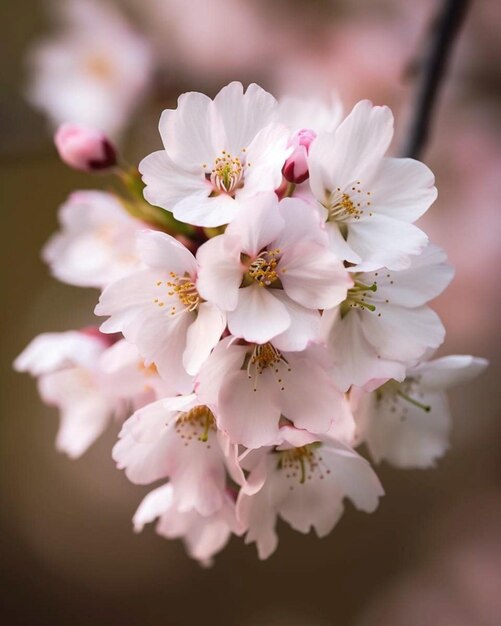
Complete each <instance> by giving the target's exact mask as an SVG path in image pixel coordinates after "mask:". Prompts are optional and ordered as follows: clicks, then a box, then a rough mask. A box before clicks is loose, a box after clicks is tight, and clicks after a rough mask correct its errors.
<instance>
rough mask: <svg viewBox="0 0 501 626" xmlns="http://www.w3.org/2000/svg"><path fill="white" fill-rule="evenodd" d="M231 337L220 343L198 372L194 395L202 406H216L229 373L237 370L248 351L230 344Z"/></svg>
mask: <svg viewBox="0 0 501 626" xmlns="http://www.w3.org/2000/svg"><path fill="white" fill-rule="evenodd" d="M233 339H234V338H233V337H227V338H225V339H223V340H222V341H220V342H219V343H218V344H217V346H216V347H215V348H214V350H213V352H212V354H211V355H210V357H209V359H208V360H207V361H206V362H205V363H204V365H203V366H202V369H201V370H200V372H199V374H198V376H197V379H196V383H195V388H196V393H197V396H198V398H199V401H200V402H201V403H203V404H208V405H211V406H214V405H216V404H217V401H218V395H219V390H220V388H221V386H222V384H223V382H224V381H225V379H226V376H227V375H228V373H229V372H232V371H235V370H239V369H240V367H241V366H242V363H243V362H244V359H245V355H246V353H247V351H248V348H247V346H239V345H236V344H234V343H231V341H232V340H233Z"/></svg>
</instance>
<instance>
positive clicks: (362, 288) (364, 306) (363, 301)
mask: <svg viewBox="0 0 501 626" xmlns="http://www.w3.org/2000/svg"><path fill="white" fill-rule="evenodd" d="M376 291H377V285H376V283H375V282H374V283H372V285H366V284H365V283H363V282H361V281H357V280H356V281H355V284H354V285H353V287H352V288H351V289H348V293H347V296H346V300H345V301H344V302H343V303H342V304H341V316H342V317H344V316H345V315H346V314H347V313H348V312H349V310H350V309H360V310H364V311H371V312H372V313H373V312H374V311H375V310H376V306H375V305H374V304H371V303H370V299H371V298H372V295H373V294H374V293H375V292H376ZM378 315H380V314H378Z"/></svg>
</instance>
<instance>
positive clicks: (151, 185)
mask: <svg viewBox="0 0 501 626" xmlns="http://www.w3.org/2000/svg"><path fill="white" fill-rule="evenodd" d="M276 117H277V102H276V100H275V98H273V96H271V95H270V94H269V93H267V92H266V91H264V90H263V89H261V87H258V86H257V85H255V84H252V85H250V86H249V88H248V89H247V91H246V92H245V93H244V91H243V87H242V84H241V83H238V82H233V83H230V84H229V85H227V86H226V87H224V88H223V89H221V91H220V92H219V93H218V94H217V96H216V97H215V98H214V100H211V99H210V98H208V97H207V96H205V95H203V94H201V93H195V92H190V93H186V94H183V95H182V96H181V97H180V98H179V101H178V107H177V109H175V110H171V109H167V110H165V111H164V112H163V113H162V117H161V119H160V134H161V136H162V141H163V143H164V150H161V151H158V152H154V153H153V154H150V155H149V156H147V157H146V158H144V159H143V160H142V161H141V163H140V165H139V170H140V172H141V174H142V175H143V180H144V182H145V184H146V188H145V190H144V196H145V198H146V199H147V200H148V202H150V203H151V204H154V205H157V206H160V207H163V208H164V209H167V210H169V211H172V212H173V213H174V217H176V218H177V219H178V220H180V221H182V222H187V223H188V224H194V225H195V226H207V227H214V226H221V225H223V224H228V223H229V222H231V221H232V220H233V219H234V218H235V217H236V216H237V215H238V214H239V211H240V202H241V200H243V199H244V198H251V197H252V196H254V195H256V194H257V193H260V192H263V191H270V192H271V191H274V190H275V189H277V188H278V187H279V186H280V183H281V181H282V167H283V164H284V162H285V160H286V158H287V157H288V155H289V153H290V149H289V148H288V147H287V142H288V139H289V131H288V130H287V128H286V127H285V126H283V125H281V124H278V123H276V122H275V120H276Z"/></svg>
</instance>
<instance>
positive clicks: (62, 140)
mask: <svg viewBox="0 0 501 626" xmlns="http://www.w3.org/2000/svg"><path fill="white" fill-rule="evenodd" d="M54 143H55V144H56V148H57V151H58V153H59V156H60V157H61V160H62V161H64V163H66V165H69V166H70V167H72V168H74V169H76V170H80V171H82V172H96V171H100V170H105V169H109V168H110V167H113V166H114V165H116V163H117V155H116V152H115V148H114V147H113V145H112V144H111V142H110V140H109V139H108V138H107V137H106V135H105V134H104V133H102V132H101V131H99V130H95V129H94V128H86V127H85V126H79V125H77V124H63V125H62V126H60V127H59V128H58V130H57V132H56V135H55V137H54Z"/></svg>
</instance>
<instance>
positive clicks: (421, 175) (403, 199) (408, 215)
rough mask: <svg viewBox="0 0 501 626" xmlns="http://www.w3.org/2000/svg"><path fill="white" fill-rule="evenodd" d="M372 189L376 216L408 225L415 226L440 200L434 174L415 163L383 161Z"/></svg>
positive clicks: (376, 173)
mask: <svg viewBox="0 0 501 626" xmlns="http://www.w3.org/2000/svg"><path fill="white" fill-rule="evenodd" d="M370 189H371V208H372V210H373V211H374V212H376V213H382V214H383V215H387V216H388V217H393V218H395V219H398V220H403V221H406V222H415V221H416V220H417V219H418V218H420V217H421V216H422V215H423V213H426V211H427V210H428V209H429V207H430V206H431V205H432V204H433V202H435V200H436V198H437V189H436V187H435V177H434V175H433V172H432V171H431V170H430V169H429V168H428V167H427V166H426V165H425V164H424V163H421V162H420V161H415V160H414V159H396V158H385V159H383V160H382V161H381V163H380V165H379V167H378V169H377V171H376V172H375V173H374V178H373V182H371V183H370Z"/></svg>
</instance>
